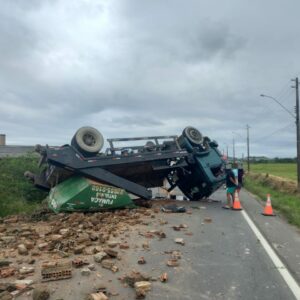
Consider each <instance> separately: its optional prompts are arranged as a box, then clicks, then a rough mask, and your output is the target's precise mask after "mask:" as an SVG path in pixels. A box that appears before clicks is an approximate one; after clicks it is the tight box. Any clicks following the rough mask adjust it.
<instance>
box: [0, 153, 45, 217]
mask: <svg viewBox="0 0 300 300" xmlns="http://www.w3.org/2000/svg"><path fill="white" fill-rule="evenodd" d="M37 169H38V158H37V157H36V156H34V155H27V156H22V157H16V158H15V157H13V158H10V157H8V158H2V159H0V216H6V215H9V214H17V213H29V212H31V211H33V210H34V209H35V208H37V207H38V206H39V205H40V202H41V201H42V200H43V199H44V198H45V197H46V196H47V193H46V192H43V191H41V190H39V189H37V188H35V187H34V186H33V185H32V184H31V183H30V182H28V181H27V180H26V178H25V177H24V172H25V171H27V170H30V171H32V172H36V171H37Z"/></svg>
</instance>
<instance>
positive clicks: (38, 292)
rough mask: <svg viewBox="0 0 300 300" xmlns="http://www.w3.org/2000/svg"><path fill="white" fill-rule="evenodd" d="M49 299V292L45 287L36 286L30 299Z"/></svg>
mask: <svg viewBox="0 0 300 300" xmlns="http://www.w3.org/2000/svg"><path fill="white" fill-rule="evenodd" d="M49 298H50V292H49V290H48V288H47V287H44V286H38V287H36V288H35V289H34V290H33V293H32V299H33V300H47V299H49Z"/></svg>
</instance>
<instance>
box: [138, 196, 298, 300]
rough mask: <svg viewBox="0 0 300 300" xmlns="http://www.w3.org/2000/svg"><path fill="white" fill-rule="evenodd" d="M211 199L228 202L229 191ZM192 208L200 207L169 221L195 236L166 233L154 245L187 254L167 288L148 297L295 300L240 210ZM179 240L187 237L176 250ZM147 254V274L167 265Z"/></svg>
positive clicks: (208, 206)
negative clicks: (226, 199) (207, 219)
mask: <svg viewBox="0 0 300 300" xmlns="http://www.w3.org/2000/svg"><path fill="white" fill-rule="evenodd" d="M211 198H212V199H215V200H221V201H223V202H224V203H225V191H224V190H220V191H218V192H217V193H215V194H214V195H213V196H212V197H211ZM188 206H195V207H198V208H199V209H193V214H192V215H187V214H182V215H179V214H178V215H177V216H175V215H174V214H172V215H171V214H169V215H166V218H167V219H168V221H169V223H170V224H172V223H173V224H174V223H175V224H176V222H177V223H178V222H180V223H185V224H187V225H188V226H189V231H190V232H193V236H182V235H181V234H178V232H176V231H172V230H167V231H166V233H167V236H168V239H165V240H164V241H153V242H152V245H151V248H157V249H174V248H176V249H179V250H181V251H183V258H182V261H181V264H180V267H179V268H178V269H177V270H176V271H174V272H173V273H174V274H171V276H170V282H169V284H167V285H159V286H157V287H156V288H155V289H154V290H153V292H151V293H150V294H149V297H147V299H228V300H229V299H244V300H246V299H249V300H250V299H251V300H252V299H272V300H275V299H276V300H277V299H278V300H279V299H282V300H283V299H295V297H294V296H293V294H292V293H291V291H290V289H289V287H288V286H287V285H286V283H285V281H284V280H283V278H282V277H281V275H280V274H279V272H278V270H277V269H276V268H275V267H274V264H273V262H272V261H271V260H270V258H269V256H268V255H267V254H266V252H265V250H264V249H263V247H262V246H261V244H260V241H259V240H258V239H257V238H256V236H255V235H254V234H253V232H252V230H251V229H250V227H249V225H248V224H247V223H246V221H245V219H244V218H243V216H242V215H241V213H240V212H239V211H231V210H224V209H222V203H221V202H211V203H201V202H200V203H192V204H188ZM205 218H211V220H212V222H211V223H206V222H205V221H204V219H205ZM176 237H184V239H185V241H186V244H185V246H181V247H178V246H177V247H174V243H172V240H173V238H176ZM143 255H144V256H145V258H146V260H147V261H149V263H148V264H147V265H145V268H144V269H146V268H147V267H148V268H149V270H148V271H150V268H152V267H153V266H158V265H160V264H163V263H164V261H163V259H162V258H161V256H160V255H153V254H151V253H149V255H147V254H145V253H144V254H143Z"/></svg>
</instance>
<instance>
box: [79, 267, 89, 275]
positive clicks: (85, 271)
mask: <svg viewBox="0 0 300 300" xmlns="http://www.w3.org/2000/svg"><path fill="white" fill-rule="evenodd" d="M80 273H81V275H82V276H90V275H91V270H90V269H89V268H83V269H81V271H80Z"/></svg>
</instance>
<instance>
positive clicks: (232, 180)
mask: <svg viewBox="0 0 300 300" xmlns="http://www.w3.org/2000/svg"><path fill="white" fill-rule="evenodd" d="M229 180H230V181H231V182H232V183H233V184H234V185H237V184H236V180H235V177H231V176H230V178H229Z"/></svg>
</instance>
